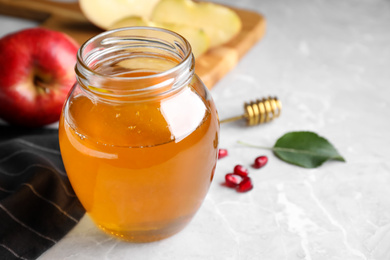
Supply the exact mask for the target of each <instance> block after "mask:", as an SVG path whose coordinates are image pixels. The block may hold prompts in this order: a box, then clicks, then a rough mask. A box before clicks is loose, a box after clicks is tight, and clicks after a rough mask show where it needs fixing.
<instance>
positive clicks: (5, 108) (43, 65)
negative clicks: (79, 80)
mask: <svg viewBox="0 0 390 260" xmlns="http://www.w3.org/2000/svg"><path fill="white" fill-rule="evenodd" d="M78 48H79V45H78V44H77V43H76V42H75V41H74V40H73V39H72V38H71V37H69V36H68V35H66V34H64V33H61V32H58V31H53V30H48V29H43V28H31V29H26V30H22V31H19V32H16V33H13V34H9V35H6V36H4V37H3V38H2V39H0V118H1V119H3V120H4V121H6V122H8V123H10V124H16V125H21V126H28V127H39V126H44V125H47V124H51V123H54V122H56V121H58V119H59V117H60V113H61V109H62V106H63V104H64V102H65V99H66V97H67V94H68V92H69V90H70V88H71V87H72V85H73V84H74V83H75V80H76V79H75V72H74V66H75V64H76V55H77V50H78Z"/></svg>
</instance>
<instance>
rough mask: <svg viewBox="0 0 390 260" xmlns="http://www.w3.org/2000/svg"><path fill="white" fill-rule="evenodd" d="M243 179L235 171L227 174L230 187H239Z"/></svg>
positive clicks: (226, 181)
mask: <svg viewBox="0 0 390 260" xmlns="http://www.w3.org/2000/svg"><path fill="white" fill-rule="evenodd" d="M241 180H242V178H241V176H239V175H236V174H234V173H228V174H226V175H225V184H226V186H228V187H232V188H234V187H237V185H238V184H240V183H241Z"/></svg>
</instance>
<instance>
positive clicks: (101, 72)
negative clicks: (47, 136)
mask: <svg viewBox="0 0 390 260" xmlns="http://www.w3.org/2000/svg"><path fill="white" fill-rule="evenodd" d="M76 76H77V83H76V84H75V86H74V87H73V89H72V91H71V92H70V94H69V97H68V99H67V101H66V103H65V105H64V108H63V112H62V115H61V119H60V125H59V141H60V148H61V154H62V158H63V162H64V165H65V168H66V172H67V174H68V176H69V180H70V182H71V184H72V186H73V188H74V190H75V192H76V194H77V196H78V198H79V199H80V201H81V203H82V204H83V206H84V208H85V209H86V211H87V213H88V214H89V216H90V217H91V218H92V220H93V221H94V222H95V223H96V225H97V226H98V227H100V228H101V229H102V230H104V231H105V232H107V233H109V234H111V235H114V236H116V237H119V238H122V239H124V240H128V241H133V242H148V241H154V240H160V239H163V238H165V237H168V236H171V235H173V234H175V233H176V232H178V231H180V230H181V229H182V228H184V226H185V225H186V224H187V223H188V222H189V221H190V220H191V218H192V217H193V216H194V214H195V213H196V212H197V210H198V209H199V207H200V206H201V204H202V201H203V200H204V198H205V196H206V194H207V191H208V189H209V186H210V183H211V181H212V179H213V175H214V171H215V165H216V161H217V150H218V134H219V121H218V116H217V111H216V107H215V105H214V103H213V100H212V97H211V96H210V94H209V92H208V90H207V88H206V87H205V86H204V85H203V83H202V82H201V81H200V79H199V78H198V77H197V76H196V75H195V74H194V57H193V55H192V53H191V47H190V45H189V43H188V42H187V41H186V40H185V39H184V38H183V37H181V36H180V35H178V34H176V33H173V32H171V31H167V30H163V29H158V28H148V27H132V28H122V29H117V30H112V31H107V32H104V33H102V34H100V35H97V36H95V37H94V38H92V39H90V40H89V41H87V42H86V43H85V44H83V45H82V46H81V48H80V50H79V52H78V60H77V65H76Z"/></svg>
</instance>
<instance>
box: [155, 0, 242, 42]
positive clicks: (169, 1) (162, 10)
mask: <svg viewBox="0 0 390 260" xmlns="http://www.w3.org/2000/svg"><path fill="white" fill-rule="evenodd" d="M150 20H151V21H153V22H156V23H169V24H181V25H186V26H191V27H195V28H200V29H203V30H204V31H205V32H206V34H207V35H208V36H209V38H210V47H215V46H218V45H221V44H224V43H226V42H228V41H230V40H231V39H232V38H233V37H234V36H236V35H237V34H238V32H239V31H240V30H241V20H240V17H239V16H238V15H237V14H236V13H235V12H234V11H233V10H232V9H229V8H227V7H224V6H221V5H218V4H214V3H208V2H199V3H195V2H193V1H191V0H160V1H159V2H158V3H157V5H156V6H155V8H154V10H153V12H152V14H151V17H150Z"/></svg>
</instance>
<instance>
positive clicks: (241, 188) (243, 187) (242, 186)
mask: <svg viewBox="0 0 390 260" xmlns="http://www.w3.org/2000/svg"><path fill="white" fill-rule="evenodd" d="M251 189H253V184H252V180H251V178H249V177H245V178H244V179H243V180H242V181H241V182H240V183H239V184H238V187H237V191H238V192H247V191H250V190H251Z"/></svg>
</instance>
